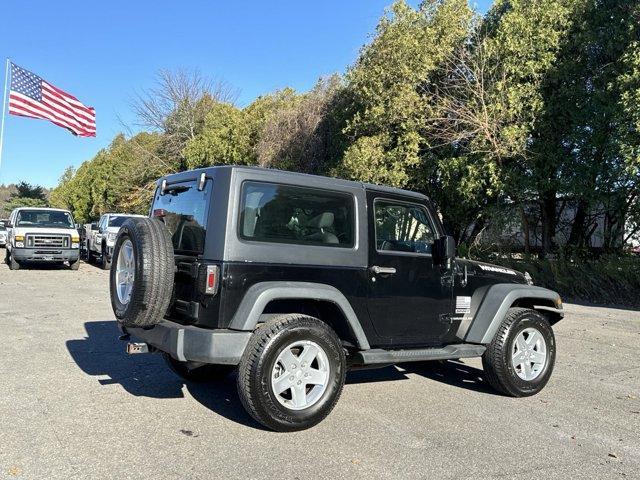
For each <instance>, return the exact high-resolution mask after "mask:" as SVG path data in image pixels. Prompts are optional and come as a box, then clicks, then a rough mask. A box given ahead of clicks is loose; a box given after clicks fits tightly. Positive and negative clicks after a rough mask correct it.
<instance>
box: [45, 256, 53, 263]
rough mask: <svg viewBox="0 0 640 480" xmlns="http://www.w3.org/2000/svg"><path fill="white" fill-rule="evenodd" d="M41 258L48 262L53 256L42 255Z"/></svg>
mask: <svg viewBox="0 0 640 480" xmlns="http://www.w3.org/2000/svg"><path fill="white" fill-rule="evenodd" d="M42 259H43V260H44V261H46V262H50V261H51V260H53V257H51V256H44V257H42Z"/></svg>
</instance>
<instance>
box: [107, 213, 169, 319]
mask: <svg viewBox="0 0 640 480" xmlns="http://www.w3.org/2000/svg"><path fill="white" fill-rule="evenodd" d="M113 258H114V259H115V264H114V265H113V268H112V269H111V273H110V276H109V279H110V282H109V286H110V290H111V306H112V307H113V311H114V313H115V315H116V318H117V319H118V320H119V321H120V322H121V323H122V324H123V325H124V326H126V327H150V326H153V325H155V324H157V323H159V322H160V321H161V320H162V318H163V317H164V315H165V313H166V312H167V309H168V308H169V304H170V302H171V295H172V292H173V280H174V271H175V264H174V258H173V244H172V243H171V236H170V234H169V231H168V230H167V229H166V228H165V226H164V224H163V223H162V222H160V221H159V220H158V219H156V218H138V217H136V218H129V219H128V220H126V221H125V222H124V223H123V224H122V227H121V228H120V234H119V235H118V240H117V242H116V245H115V249H114V251H113Z"/></svg>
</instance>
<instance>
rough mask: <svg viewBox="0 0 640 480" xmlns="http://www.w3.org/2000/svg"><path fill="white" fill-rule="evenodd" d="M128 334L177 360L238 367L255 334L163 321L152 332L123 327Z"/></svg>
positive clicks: (151, 329) (150, 330)
mask: <svg viewBox="0 0 640 480" xmlns="http://www.w3.org/2000/svg"><path fill="white" fill-rule="evenodd" d="M122 330H123V331H124V332H125V333H128V334H130V335H131V336H133V337H135V338H137V339H140V340H142V341H143V342H146V343H147V344H149V345H151V346H153V347H155V348H156V349H158V350H161V351H163V352H166V353H168V354H169V355H171V356H172V357H173V358H175V359H176V360H180V361H183V362H184V361H192V362H202V363H214V364H220V365H237V364H238V363H240V358H241V357H242V354H243V353H244V350H245V348H246V347H247V343H249V338H251V335H252V332H238V331H234V330H223V329H218V330H209V329H205V328H198V327H193V326H191V325H180V324H179V323H175V322H171V321H169V320H163V321H162V322H160V323H159V324H158V325H155V326H154V327H152V328H149V329H143V328H132V327H126V328H125V327H122Z"/></svg>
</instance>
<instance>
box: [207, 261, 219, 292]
mask: <svg viewBox="0 0 640 480" xmlns="http://www.w3.org/2000/svg"><path fill="white" fill-rule="evenodd" d="M204 274H205V278H204V293H205V294H206V295H215V294H216V293H218V283H220V269H219V268H218V266H217V265H207V267H206V268H205V270H204Z"/></svg>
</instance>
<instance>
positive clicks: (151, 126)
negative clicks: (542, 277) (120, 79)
mask: <svg viewBox="0 0 640 480" xmlns="http://www.w3.org/2000/svg"><path fill="white" fill-rule="evenodd" d="M212 73H216V74H220V73H224V72H212ZM639 104H640V2H639V1H638V0H537V1H535V2H534V1H530V0H496V1H495V2H494V5H493V7H492V8H491V9H490V11H489V12H488V13H487V14H486V15H485V16H484V17H481V16H479V15H478V14H477V13H476V12H475V11H473V10H472V9H471V8H470V7H469V5H468V2H467V0H425V1H424V2H422V3H421V4H420V6H419V7H418V8H416V9H414V8H412V7H410V6H409V5H407V4H406V3H405V2H404V1H397V2H396V3H394V4H393V5H392V6H390V8H389V9H388V11H387V12H386V13H385V15H384V16H383V17H382V18H381V19H380V21H379V23H378V26H377V28H376V31H375V33H374V35H373V36H372V38H371V39H370V41H369V42H368V43H367V44H366V45H364V46H363V47H362V49H361V51H360V54H359V56H358V58H357V59H356V61H355V62H354V64H353V65H352V66H351V67H350V68H349V69H348V70H347V71H346V72H344V73H340V74H336V75H334V76H331V77H328V78H322V79H319V80H318V82H317V84H316V85H315V87H314V88H312V89H311V90H310V91H308V92H296V91H294V90H292V89H288V88H286V89H283V90H279V91H276V92H273V93H270V94H267V95H264V96H261V97H259V98H257V99H256V100H255V101H253V102H252V103H251V104H249V105H247V106H245V107H239V106H238V105H236V104H235V103H234V95H233V89H232V88H230V87H229V86H227V85H225V84H220V83H212V82H209V81H207V80H206V78H204V77H202V76H200V75H198V74H195V73H189V72H161V73H160V74H159V76H158V84H157V87H156V88H154V89H152V90H150V91H148V92H145V93H144V94H143V95H141V96H140V98H139V99H138V101H137V102H136V105H135V109H136V112H137V113H138V117H139V127H140V128H141V131H140V132H139V133H137V134H135V135H132V136H126V135H124V134H121V135H118V136H116V137H115V138H114V139H113V141H112V143H111V145H110V146H109V147H108V148H106V149H104V150H102V151H100V152H99V153H98V154H97V155H96V156H95V157H94V158H93V159H91V160H89V161H87V162H85V163H84V164H82V165H81V166H80V167H79V168H78V169H77V170H74V169H72V168H70V169H68V170H67V171H66V172H65V173H64V175H63V176H62V178H61V179H60V184H59V185H58V186H57V188H55V189H54V190H53V191H52V192H51V197H50V200H51V203H52V204H53V205H57V206H62V207H68V208H70V209H72V210H73V212H74V214H75V216H76V218H78V219H79V220H81V221H88V220H92V219H96V218H97V217H98V216H99V215H100V214H101V213H102V212H104V211H107V210H109V211H131V212H145V211H147V208H148V206H149V202H150V200H151V192H152V190H153V188H154V181H155V180H156V179H157V178H158V177H159V176H162V175H164V174H167V173H172V172H176V171H179V170H184V169H191V168H196V167H203V166H208V165H223V164H241V165H261V166H264V167H269V168H279V169H286V170H294V171H300V172H307V173H316V174H322V175H332V176H340V177H344V178H349V179H357V180H365V181H369V182H375V183H384V184H390V185H394V186H398V187H402V188H408V189H413V190H418V191H421V192H424V193H426V194H427V195H429V196H430V197H431V198H432V199H433V201H434V202H435V203H436V205H437V207H438V209H439V211H440V212H441V214H442V216H443V220H444V223H445V225H446V227H447V229H448V230H449V232H451V233H452V234H453V235H454V236H455V237H456V239H457V240H458V242H459V243H460V244H471V243H472V242H473V241H474V240H475V238H476V237H477V235H478V234H479V233H480V232H481V231H482V230H483V229H484V228H486V227H487V226H488V225H490V224H491V223H492V222H496V221H500V220H501V217H502V216H503V215H504V214H505V212H506V211H507V210H508V211H509V212H514V211H515V212H517V215H518V216H519V221H520V223H521V227H522V231H523V232H524V250H525V253H527V254H528V253H529V252H530V251H531V243H532V242H531V239H532V238H533V237H534V236H535V237H536V238H539V239H540V244H541V249H540V252H539V253H540V256H541V257H548V256H549V254H550V253H552V252H555V251H556V250H557V245H556V243H555V238H554V235H555V232H556V226H557V224H558V221H559V217H560V215H561V211H562V209H563V208H564V206H565V205H567V204H570V205H571V208H573V209H574V210H575V215H574V216H573V218H572V220H571V225H570V235H569V240H568V246H567V249H568V250H571V251H574V250H575V251H578V250H584V249H585V248H587V247H588V246H589V245H590V239H591V236H592V235H593V232H594V224H595V222H596V219H597V218H602V219H604V227H603V228H604V233H603V236H604V239H603V244H604V251H606V252H620V251H621V249H622V247H623V242H621V240H625V241H626V240H629V239H630V238H631V237H632V236H633V235H634V234H636V233H637V232H638V229H639V227H640V221H639V220H640V201H639V200H638V193H639V191H638V179H639V177H640V109H639V108H638V105H639ZM625 225H626V226H625Z"/></svg>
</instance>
